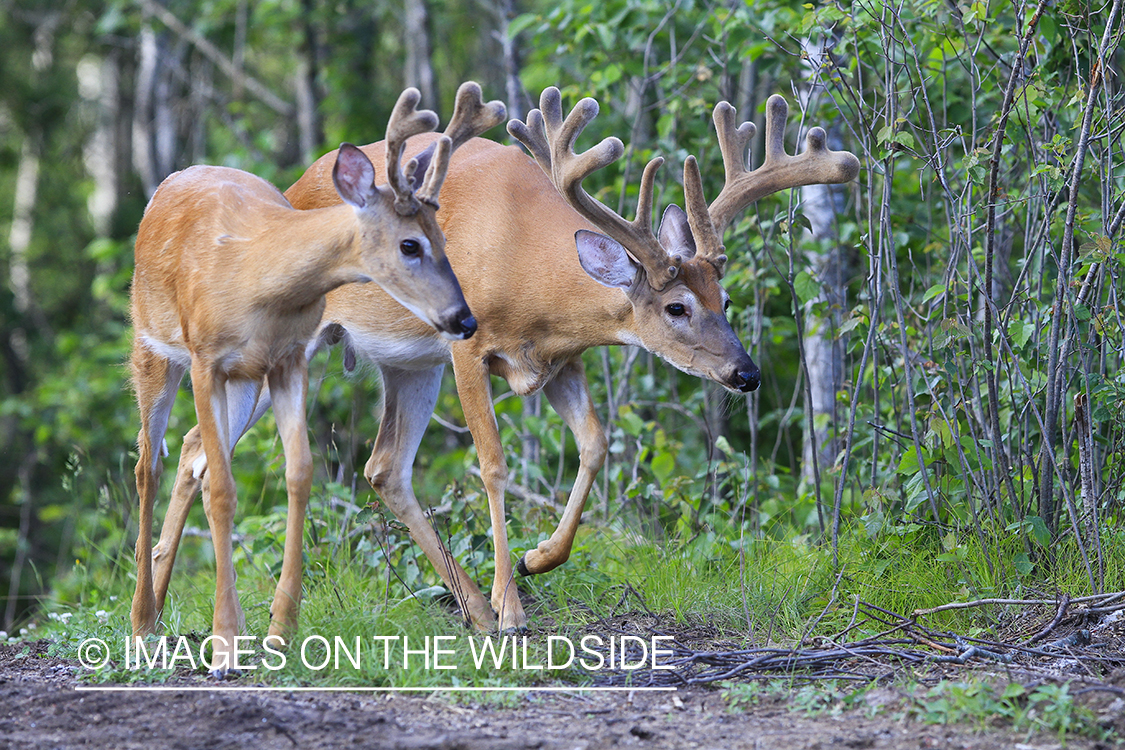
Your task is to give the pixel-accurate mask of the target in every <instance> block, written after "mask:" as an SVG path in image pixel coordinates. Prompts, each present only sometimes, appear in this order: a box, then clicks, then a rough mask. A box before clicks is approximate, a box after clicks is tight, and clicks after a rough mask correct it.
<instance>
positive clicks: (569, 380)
mask: <svg viewBox="0 0 1125 750" xmlns="http://www.w3.org/2000/svg"><path fill="white" fill-rule="evenodd" d="M543 392H544V393H545V394H546V395H547V400H548V401H550V402H551V406H553V407H554V409H555V411H556V412H558V414H559V416H561V417H562V418H563V421H564V422H566V425H567V427H569V428H570V430H571V432H573V433H574V440H575V442H576V443H577V444H578V456H579V464H578V476H577V477H576V478H575V480H574V487H573V488H572V489H571V490H570V497H568V498H567V501H566V508H565V509H564V510H563V515H562V518H560V519H559V525H558V528H556V529H555V532H554V533H553V534H551V537H550V538H549V539H545V540H543V541H542V542H540V543H539V546H538V547H536V548H535V549H533V550H528V551H527V552H526V553H524V556H523V557H522V558H520V562H519V571H520V573H522V574H523V575H532V574H535V573H546V572H547V571H548V570H553V569H555V568H557V567H558V566H560V565H562V564H563V563H564V562H566V560H567V558H568V557H570V550H571V547H573V546H574V535H575V533H577V531H578V523H579V521H581V520H582V509H583V508H584V507H585V506H586V497H587V496H588V495H589V494H590V489H591V488H592V487H593V486H594V479H595V478H596V477H597V476H598V471H600V470H601V468H602V464H603V463H604V462H605V455H606V450H607V442H606V437H605V430H604V429H603V428H602V424H601V422H600V421H599V420H598V415H597V412H596V411H595V410H594V402H593V401H592V400H591V398H590V387H589V383H587V381H586V368H585V367H583V365H582V360H580V359H574V360H571V361H570V362H568V363H567V364H566V366H565V367H563V368H562V369H561V370H560V371H559V372H558V374H557V375H555V377H554V379H553V380H551V382H549V383H548V384H547V385H546V386H545V387H544V389H543Z"/></svg>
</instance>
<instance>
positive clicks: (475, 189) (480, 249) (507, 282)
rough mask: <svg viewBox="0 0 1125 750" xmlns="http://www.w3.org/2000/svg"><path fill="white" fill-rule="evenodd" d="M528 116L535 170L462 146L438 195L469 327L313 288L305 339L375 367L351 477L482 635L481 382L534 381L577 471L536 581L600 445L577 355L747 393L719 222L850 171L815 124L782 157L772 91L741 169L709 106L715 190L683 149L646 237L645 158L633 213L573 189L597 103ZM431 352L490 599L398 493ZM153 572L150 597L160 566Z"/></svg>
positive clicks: (594, 164)
mask: <svg viewBox="0 0 1125 750" xmlns="http://www.w3.org/2000/svg"><path fill="white" fill-rule="evenodd" d="M540 107H541V109H542V113H540V112H537V111H533V112H532V113H530V115H529V116H528V121H527V123H526V124H525V123H521V122H518V121H512V122H511V123H509V126H508V127H509V131H510V132H511V133H512V134H513V135H514V136H515V137H517V138H518V139H519V140H521V141H523V142H524V143H525V144H526V145H527V146H528V148H529V149H530V150H531V152H532V154H533V155H534V156H535V158H536V160H537V161H538V162H539V166H540V167H542V169H540V168H539V167H536V165H535V162H533V161H532V160H530V159H528V158H527V157H526V156H525V155H524V154H523V153H522V152H521V151H520V150H519V149H518V148H514V147H505V146H500V145H498V144H495V143H492V142H490V141H486V140H481V139H476V140H473V141H470V142H469V143H467V144H465V146H463V147H462V148H461V149H459V150H458V151H457V153H456V155H455V156H454V158H453V159H452V162H451V165H450V170H449V174H448V176H447V178H446V182H445V186H444V188H443V190H444V192H443V200H444V204H443V206H444V207H443V208H442V211H441V215H440V216H439V217H438V221H439V223H440V224H441V226H442V229H443V231H444V232H445V235H446V241H447V244H446V250H447V252H448V253H449V256H450V259H451V262H452V263H453V264H454V267H455V268H456V269H457V270H458V273H459V275H460V278H461V283H462V286H463V288H464V290H465V297H466V299H468V300H469V303H470V304H471V305H472V307H473V312H474V314H475V315H476V316H477V319H478V320H479V321H480V332H479V333H478V334H477V335H476V336H475V337H474V338H472V339H471V340H469V341H464V342H456V343H453V344H452V345H450V344H448V343H446V342H443V341H442V340H441V339H440V338H438V337H437V336H435V335H434V334H433V333H432V332H431V331H429V330H427V329H426V327H425V326H423V325H421V324H420V323H419V322H417V321H414V320H409V319H407V318H405V317H404V316H402V315H395V314H394V313H393V310H395V305H394V303H393V302H392V300H391V299H389V298H388V296H387V295H386V294H384V293H382V292H380V291H379V290H378V289H376V288H372V287H371V286H370V285H369V286H367V287H357V286H350V287H341V288H340V289H337V290H336V291H335V292H332V293H331V294H329V295H328V307H327V309H326V311H325V323H324V325H323V326H322V328H321V335H320V338H319V339H318V341H319V342H320V343H322V344H324V343H329V342H332V341H335V340H338V339H342V340H343V341H344V345H345V347H346V353H345V361H347V360H348V358H349V357H354V356H355V354H358V355H359V356H360V357H362V358H364V359H366V360H368V361H370V362H371V363H373V364H375V365H377V366H378V367H379V369H380V371H381V373H382V377H383V389H384V399H383V414H382V422H381V424H380V428H379V435H378V438H377V439H376V441H375V447H374V450H373V451H372V454H371V458H370V460H369V461H368V462H367V466H366V468H365V470H364V473H365V476H366V477H367V479H368V481H370V483H371V485H372V487H373V488H374V489H375V490H376V491H377V492H378V493H379V495H380V496H381V498H382V499H383V501H384V503H385V504H386V505H387V507H389V508H390V509H391V511H392V512H393V513H394V514H395V515H396V516H397V517H398V518H399V519H400V520H401V521H403V522H404V523H405V524H406V525H407V526H408V527H409V529H410V533H411V536H412V537H413V538H414V540H415V541H416V542H417V543H418V544H419V546H421V547H422V549H423V551H424V552H425V554H426V556H427V557H428V558H429V559H430V561H431V563H432V564H433V565H434V567H435V568H436V569H437V572H438V574H439V575H440V576H441V577H442V579H443V581H444V582H445V584H446V586H448V587H449V589H450V590H451V591H452V592H453V593H454V595H455V596H456V597H457V599H458V602H459V603H460V605H461V607H462V611H463V612H464V613H465V614H466V615H467V616H468V617H469V618H470V619H471V620H472V621H473V623H474V624H475V625H477V626H478V627H480V628H482V629H488V628H492V627H495V626H496V619H495V617H494V615H493V610H495V612H497V613H498V614H499V617H500V621H499V627H500V628H501V629H503V630H507V629H512V628H521V627H523V626H524V625H525V623H526V617H525V615H524V612H523V608H522V606H521V605H520V601H519V597H518V594H517V591H516V586H515V584H514V581H513V575H512V561H511V558H510V553H509V549H508V541H507V531H506V515H505V508H504V493H505V486H506V483H507V478H508V471H507V467H506V464H505V460H504V452H503V446H502V444H501V441H500V433H499V430H498V427H497V423H496V417H495V412H494V410H493V405H492V389H491V385H490V383H489V376H490V375H499V376H501V377H503V378H505V379H506V380H507V381H508V383H509V384H510V385H511V387H512V389H513V390H514V391H515V392H517V393H519V394H522V395H526V394H531V393H534V392H536V391H538V390H540V389H542V391H543V392H544V393H545V394H546V396H547V398H548V400H549V401H550V402H551V404H552V406H553V407H554V408H555V410H556V411H557V412H558V413H559V415H560V416H561V417H562V418H563V420H564V421H565V422H566V424H567V425H568V426H569V427H570V429H571V430H572V431H573V432H574V435H575V439H576V442H577V444H578V449H579V454H580V465H579V469H578V476H577V478H576V480H575V482H574V486H573V488H572V490H571V492H570V496H569V499H568V500H567V504H566V508H565V510H564V512H563V515H562V518H561V519H560V522H559V526H558V529H557V530H556V531H555V532H554V534H552V535H551V537H550V538H549V539H547V540H546V541H544V542H542V543H540V544H539V545H538V547H537V548H536V549H533V550H529V551H528V552H527V553H526V554H524V556H523V557H522V559H521V560H520V561H519V566H518V567H519V569H520V572H521V573H523V574H525V575H527V574H532V573H542V572H544V571H548V570H551V569H552V568H555V567H557V566H558V565H560V564H562V563H563V562H564V561H565V560H566V559H567V557H568V556H569V554H570V549H571V545H572V543H573V539H574V534H575V532H576V530H577V527H578V523H579V520H580V518H581V514H582V509H583V506H584V505H585V502H586V497H587V495H588V494H589V492H590V488H591V486H592V485H593V482H594V478H595V476H596V475H597V472H598V470H599V469H600V468H601V465H602V462H603V461H604V458H605V453H606V439H605V435H604V432H603V429H602V425H601V423H600V422H599V420H598V417H597V415H596V413H595V410H594V405H593V403H592V402H591V399H590V393H589V388H588V385H587V381H586V375H585V371H584V369H583V365H582V360H581V354H582V352H583V351H585V350H586V349H589V348H591V347H594V346H603V345H612V344H632V345H637V346H642V347H644V348H646V349H648V350H649V351H651V352H654V353H656V354H657V355H659V356H660V357H662V358H664V359H665V360H667V361H668V362H670V363H672V364H673V365H675V366H676V367H678V368H680V369H681V370H684V371H685V372H688V373H692V374H696V375H699V376H701V377H706V378H709V379H711V380H714V381H715V382H717V383H719V384H721V385H722V386H723V387H725V388H727V389H728V390H731V391H734V392H746V391H752V390H754V389H755V388H757V387H758V383H759V377H760V376H759V372H758V368H757V366H756V365H755V364H754V363H753V361H751V359H750V356H749V355H748V354H747V353H746V350H745V348H744V347H743V346H742V344H741V342H740V341H739V339H738V336H737V335H736V334H735V332H734V331H733V330H732V329H731V326H730V324H729V322H728V321H727V318H726V314H725V308H726V306H727V305H728V303H729V297H728V296H727V294H726V292H725V291H724V290H723V288H722V286H721V285H720V283H719V280H720V278H721V277H722V273H723V269H724V266H725V261H726V256H725V255H723V247H722V233H723V230H724V229H725V228H726V227H727V226H728V225H729V224H730V223H731V221H732V220H733V219H734V217H735V216H736V215H737V214H738V212H739V211H741V210H742V209H743V208H745V207H746V206H747V205H748V204H749V203H750V202H752V201H754V200H756V199H758V198H760V197H762V196H764V195H767V194H769V193H773V192H776V191H778V190H783V189H785V188H789V187H796V186H800V185H805V184H810V183H815V182H828V183H833V182H847V181H850V180H852V179H854V177H855V175H856V174H857V173H858V170H859V162H858V160H857V159H856V157H855V156H854V155H852V154H850V153H847V152H832V151H829V150H828V149H827V147H826V145H825V141H826V139H825V134H824V131H823V130H822V129H820V128H813V129H812V130H811V131H810V132H809V134H808V138H807V148H806V151H805V153H803V154H801V155H800V156H790V155H788V154H786V153H785V150H784V143H783V138H784V131H785V122H786V117H787V110H788V108H787V105H786V104H785V101H784V100H783V99H782V98H781V97H773V98H771V99H770V101H769V103H768V104H767V121H766V122H767V125H766V158H765V162H764V164H763V165H762V166H761V167H759V168H758V169H756V170H753V171H751V170H750V169H748V167H747V163H746V158H747V148H748V144H749V140H750V138H751V137H752V136H753V133H754V126H753V125H751V124H749V123H745V124H743V125H742V126H740V127H736V126H735V119H734V109H733V108H732V107H731V106H730V105H729V104H727V103H726V102H723V103H721V104H719V105H718V106H717V107H716V108H715V114H714V119H715V124H716V127H717V129H718V134H719V142H720V146H721V148H722V153H723V161H724V165H725V168H726V175H727V182H726V186H725V187H724V188H723V190H722V191H721V193H720V194H719V196H718V198H717V199H716V200H715V201H714V202H713V203H712V204H711V206H710V208H708V206H707V204H706V202H705V201H704V198H703V193H702V187H701V181H700V177H699V172H698V167H697V166H696V163H695V159H694V158H691V157H689V159H688V161H687V164H685V168H684V173H685V179H684V182H685V185H686V186H687V187H686V193H687V212H686V213H685V212H684V211H683V210H682V209H680V208H678V207H676V206H669V207H668V209H667V210H666V211H665V213H664V217H663V220H662V222H661V224H660V228H659V230H658V232H657V233H655V234H654V233H653V232H652V229H651V216H650V214H651V207H652V191H653V179H654V176H655V173H656V169H657V168H658V167H659V165H660V161H661V160H659V159H657V160H654V161H653V162H652V163H650V164H649V165H648V167H647V168H646V169H645V172H644V175H643V177H642V186H641V193H640V200H639V206H638V210H637V217H636V219H635V220H634V221H632V222H629V221H626V220H625V219H623V218H621V217H620V216H618V215H617V214H616V213H614V212H613V211H611V210H610V209H608V208H606V207H605V206H604V205H602V204H601V203H599V202H598V201H596V200H595V199H593V198H592V197H591V196H589V195H588V194H586V193H585V192H584V191H583V190H582V188H581V181H582V179H583V178H584V177H585V176H586V175H588V174H590V173H591V172H593V171H594V170H596V169H598V168H600V167H603V166H605V165H607V164H609V163H611V162H612V161H614V160H615V159H617V158H618V157H619V156H620V155H621V153H622V152H623V146H622V144H621V142H620V141H619V140H617V139H616V138H610V139H606V140H605V141H603V142H602V143H601V144H599V145H598V146H595V147H594V148H593V149H591V150H590V151H588V152H586V153H584V154H581V155H576V154H575V153H574V152H573V150H572V147H573V143H574V140H575V139H576V138H577V137H578V134H579V133H580V132H581V131H582V129H583V128H584V127H585V126H586V125H587V124H588V123H589V122H590V120H591V119H593V117H594V116H595V115H596V114H597V109H598V107H597V103H596V102H594V101H593V100H592V99H586V100H583V101H582V102H579V104H578V105H577V106H576V107H575V109H574V111H573V112H572V113H571V115H570V116H569V117H568V118H566V119H565V121H564V119H563V117H562V107H561V101H560V96H559V92H558V90H557V89H553V88H552V89H547V90H546V91H544V92H543V95H542V98H541V102H540ZM416 140H418V141H419V144H420V145H419V146H416V147H415V148H418V147H421V146H422V144H427V145H426V146H425V148H426V151H429V150H430V148H431V146H430V145H428V144H430V141H429V140H423V139H416ZM364 151H365V153H367V154H369V155H370V156H372V158H373V160H377V156H378V152H379V151H380V147H379V146H378V144H374V145H371V146H365V147H364ZM423 153H425V152H423ZM332 158H333V157H332V155H331V154H328V155H326V156H324V157H322V158H321V159H320V160H319V161H317V162H316V163H315V164H313V165H312V166H311V167H310V168H309V170H308V171H307V172H306V173H305V174H304V176H303V177H301V179H300V180H298V181H297V182H296V183H295V184H294V185H293V186H292V187H291V188H289V190H288V191H287V193H286V196H287V197H288V198H289V199H290V201H292V202H293V205H295V206H300V207H303V208H307V209H312V208H316V207H321V206H327V205H330V204H331V203H333V202H334V201H336V200H337V199H336V197H335V195H334V194H333V192H332V190H331V183H330V182H329V179H328V170H329V166H330V164H331V161H332ZM595 230H598V231H600V232H604V233H605V234H599V233H598V231H595ZM606 235H608V236H606ZM576 246H577V252H575V248H576ZM449 360H452V362H453V370H454V375H455V377H456V382H457V392H458V395H459V396H460V399H461V404H462V408H463V411H464V414H465V420H466V422H467V423H468V426H469V429H470V430H471V431H472V435H473V440H474V442H475V444H476V447H477V454H478V457H479V460H480V468H481V476H482V478H483V481H484V485H485V488H486V490H487V493H488V499H489V510H490V514H491V520H492V528H493V533H494V542H495V547H496V550H495V552H496V577H495V580H494V583H493V587H492V597H491V606H490V602H489V601H488V600H487V599H485V597H484V596H483V595H482V594H481V593H480V590H479V589H478V588H477V586H476V584H475V583H474V582H473V581H472V579H471V578H469V576H468V575H467V574H466V573H465V571H464V570H463V569H462V568H461V566H460V565H459V564H458V563H457V561H456V560H454V559H453V558H452V556H451V555H450V554H449V553H448V551H447V550H446V549H445V548H444V546H443V545H442V543H441V540H440V538H439V537H438V535H437V534H436V533H435V531H434V530H433V528H432V527H431V526H430V523H429V521H428V519H427V518H426V517H425V515H424V514H423V511H422V509H421V507H420V506H419V504H418V501H417V499H416V498H415V496H414V491H413V488H412V486H411V468H412V465H413V463H414V457H415V454H416V452H417V450H418V446H419V444H420V442H421V440H422V435H423V432H424V431H425V428H426V425H427V424H428V422H429V419H430V414H431V413H432V411H433V408H434V405H435V403H436V400H437V396H438V389H439V386H440V382H441V374H442V370H443V368H444V365H445V362H447V361H449ZM198 455H199V449H198V440H197V439H196V438H194V437H193V436H191V435H189V436H188V437H187V438H185V441H184V455H183V456H182V457H181V462H180V472H179V476H178V478H177V482H176V487H175V489H174V490H173V500H172V504H171V507H170V508H169V512H168V518H167V519H166V520H165V526H164V532H163V533H162V535H161V542H160V546H161V547H162V548H164V549H174V544H175V541H176V540H178V537H179V533H180V529H181V528H182V525H183V518H184V517H185V516H186V514H187V511H188V508H189V507H190V505H191V502H192V499H193V497H194V495H195V493H196V492H197V490H198V487H199V481H198V479H197V478H195V477H194V476H193V473H192V471H191V466H192V464H193V462H194V463H196V465H197V467H198V462H197V458H196V457H197V456H198ZM196 473H198V472H196ZM160 572H161V576H162V577H161V578H160V579H159V580H158V591H159V592H161V594H162V593H163V592H164V591H166V587H167V580H168V579H167V577H168V576H169V575H170V573H171V559H167V560H166V561H165V562H164V564H163V566H162V569H161V571H160Z"/></svg>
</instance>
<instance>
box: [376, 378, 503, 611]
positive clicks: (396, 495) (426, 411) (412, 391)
mask: <svg viewBox="0 0 1125 750" xmlns="http://www.w3.org/2000/svg"><path fill="white" fill-rule="evenodd" d="M444 369H445V365H438V366H437V367H434V368H432V369H429V370H417V371H414V370H399V369H395V368H390V367H384V368H382V375H383V417H382V419H381V420H380V423H379V436H378V437H377V438H376V439H375V448H374V450H373V451H372V452H371V459H370V460H369V461H368V462H367V466H366V468H365V469H364V474H365V475H366V476H367V481H369V482H370V483H371V486H372V488H373V489H374V490H375V491H376V492H377V493H379V496H380V497H381V498H382V500H383V502H384V503H385V504H386V506H387V508H389V509H390V511H391V512H392V513H394V515H395V517H396V518H398V520H400V521H402V522H403V523H404V524H406V527H407V528H408V529H409V530H410V536H411V538H412V539H413V540H414V542H415V543H416V544H417V545H418V546H419V547H421V548H422V552H423V553H425V555H426V557H427V558H428V559H429V561H430V563H431V564H432V565H433V566H434V568H435V569H436V570H437V572H438V575H439V576H441V579H442V581H443V582H444V583H445V585H446V587H447V588H448V589H449V590H450V591H451V592H452V593H453V595H454V596H455V597H456V598H457V603H458V604H459V605H460V607H461V611H462V613H463V614H464V615H465V617H466V618H468V619H469V620H470V621H471V622H472V623H473V625H474V626H475V627H476V628H478V629H480V630H492V629H493V628H495V627H496V618H495V617H494V616H493V614H492V608H491V607H490V606H489V604H488V600H487V599H485V597H484V595H483V594H481V592H480V589H479V588H477V585H476V583H475V582H474V581H473V579H471V578H470V577H469V575H468V574H467V573H466V572H465V571H464V570H463V569H462V568H461V566H460V565H458V563H457V561H456V560H455V559H453V556H452V555H451V554H450V553H449V551H448V550H447V549H446V548H445V545H444V544H442V541H441V537H440V536H438V533H437V532H436V531H435V530H434V527H433V526H432V525H431V523H430V519H428V518H427V517H426V515H425V513H423V511H422V507H421V506H420V505H419V504H418V499H417V498H416V497H415V495H414V487H413V484H412V469H413V466H414V457H415V456H416V455H417V453H418V446H419V445H420V444H421V442H422V435H423V434H424V433H425V431H426V425H428V424H429V422H430V415H431V414H432V413H433V411H434V405H435V404H436V403H437V397H438V393H439V391H440V390H441V374H442V372H443V371H444Z"/></svg>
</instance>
